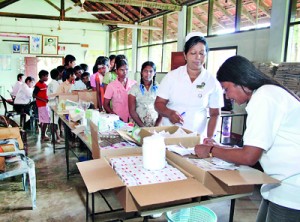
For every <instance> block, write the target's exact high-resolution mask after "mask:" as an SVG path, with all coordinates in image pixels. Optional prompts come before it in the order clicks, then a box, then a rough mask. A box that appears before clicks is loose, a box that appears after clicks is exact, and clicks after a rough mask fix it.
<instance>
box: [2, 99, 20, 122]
mask: <svg viewBox="0 0 300 222" xmlns="http://www.w3.org/2000/svg"><path fill="white" fill-rule="evenodd" d="M0 97H1V100H2V103H3V106H4V116H7V117H13V116H14V115H17V112H16V111H13V110H12V111H8V110H7V103H8V102H7V100H6V99H5V98H4V97H3V96H0Z"/></svg>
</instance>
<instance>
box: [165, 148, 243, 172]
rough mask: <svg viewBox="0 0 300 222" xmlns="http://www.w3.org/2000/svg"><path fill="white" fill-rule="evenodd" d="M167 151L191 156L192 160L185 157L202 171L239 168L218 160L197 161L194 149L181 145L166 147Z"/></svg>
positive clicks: (214, 158)
mask: <svg viewBox="0 0 300 222" xmlns="http://www.w3.org/2000/svg"><path fill="white" fill-rule="evenodd" d="M167 149H168V150H169V151H171V152H174V153H177V154H179V155H181V156H191V155H194V156H193V157H192V158H189V157H186V158H187V159H188V160H189V161H190V162H191V163H192V164H194V165H196V166H198V167H199V168H201V169H204V170H236V169H238V168H239V167H238V166H236V165H235V164H233V163H229V162H226V161H224V160H221V159H219V158H216V157H213V158H207V159H198V158H196V157H195V150H194V147H189V148H185V147H183V146H181V145H168V146H167Z"/></svg>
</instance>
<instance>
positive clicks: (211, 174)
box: [166, 151, 280, 195]
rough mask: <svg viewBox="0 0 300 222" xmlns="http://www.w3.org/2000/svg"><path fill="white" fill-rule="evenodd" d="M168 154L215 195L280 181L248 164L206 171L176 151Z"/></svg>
mask: <svg viewBox="0 0 300 222" xmlns="http://www.w3.org/2000/svg"><path fill="white" fill-rule="evenodd" d="M166 155H167V158H169V159H170V160H172V161H173V162H174V163H176V164H177V165H178V166H180V167H181V168H183V169H184V170H186V171H187V172H189V173H190V174H192V175H193V176H194V177H195V178H196V179H197V180H198V181H200V182H201V183H202V184H203V185H204V186H205V187H207V188H208V189H210V190H211V191H212V192H213V194H214V195H225V194H239V193H249V192H252V191H253V189H254V185H258V184H268V183H279V182H280V181H278V180H276V179H273V178H271V177H269V176H268V175H267V174H265V173H263V172H261V171H259V170H256V169H253V168H251V167H248V166H240V168H239V169H238V170H211V171H205V170H203V169H201V168H199V167H197V166H196V165H194V164H192V163H191V162H189V161H188V160H186V159H185V158H184V157H182V156H180V155H178V154H176V153H173V152H170V151H167V154H166Z"/></svg>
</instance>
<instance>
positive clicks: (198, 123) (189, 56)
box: [155, 32, 223, 140]
mask: <svg viewBox="0 0 300 222" xmlns="http://www.w3.org/2000/svg"><path fill="white" fill-rule="evenodd" d="M207 53H208V45H207V42H206V40H205V38H204V37H203V36H202V34H201V33H198V32H196V33H190V34H188V35H187V36H186V42H185V46H184V58H185V60H186V65H185V66H181V67H179V68H177V69H175V70H173V71H171V72H169V73H168V74H167V75H166V76H165V77H164V79H163V80H162V82H161V84H160V86H159V89H158V92H157V98H156V101H155V109H156V111H157V112H158V113H159V114H160V115H162V116H163V120H162V125H172V124H182V126H183V127H184V128H186V129H189V130H191V131H194V132H198V133H200V134H202V135H203V137H207V138H206V140H208V139H211V138H213V136H214V133H215V129H216V125H217V121H218V117H219V115H220V108H221V107H222V106H223V92H222V88H221V86H220V83H219V82H218V81H217V80H216V78H215V77H213V76H212V75H211V74H209V73H208V72H207V71H206V69H205V68H204V66H203V65H204V63H205V61H206V55H207ZM207 108H208V111H209V116H210V118H209V120H208V124H207V133H205V132H204V131H205V128H206V123H207Z"/></svg>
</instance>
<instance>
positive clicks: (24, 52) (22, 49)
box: [21, 44, 28, 54]
mask: <svg viewBox="0 0 300 222" xmlns="http://www.w3.org/2000/svg"><path fill="white" fill-rule="evenodd" d="M21 53H22V54H28V45H27V44H24V45H21Z"/></svg>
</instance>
